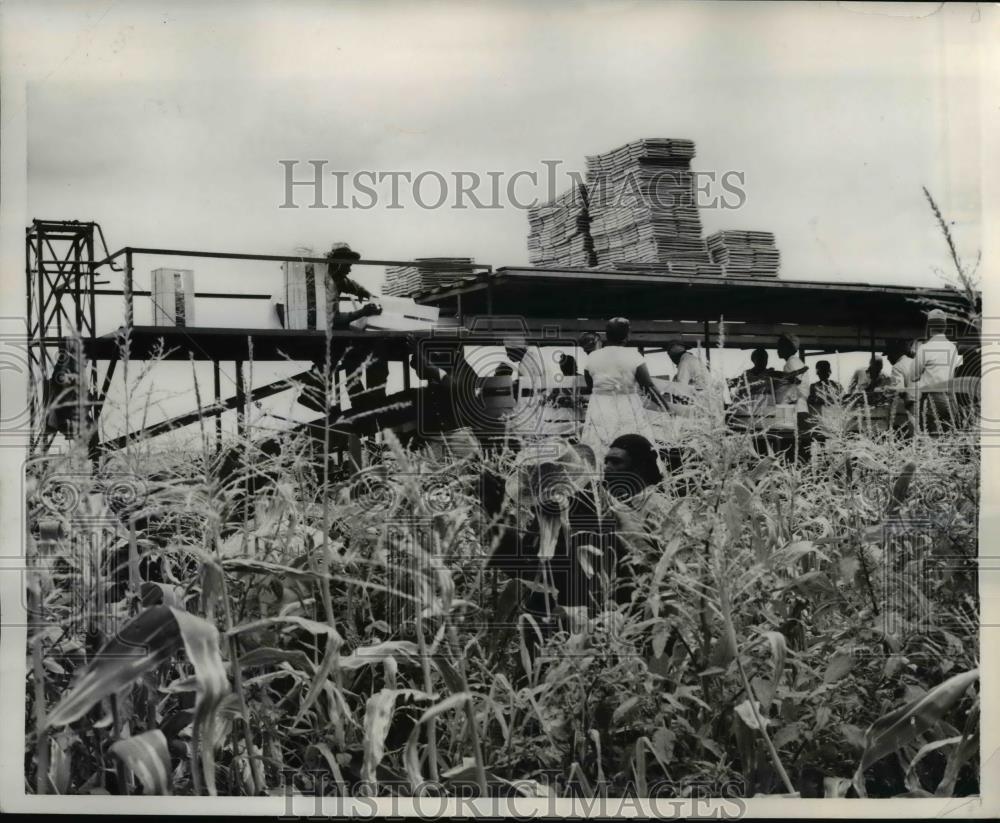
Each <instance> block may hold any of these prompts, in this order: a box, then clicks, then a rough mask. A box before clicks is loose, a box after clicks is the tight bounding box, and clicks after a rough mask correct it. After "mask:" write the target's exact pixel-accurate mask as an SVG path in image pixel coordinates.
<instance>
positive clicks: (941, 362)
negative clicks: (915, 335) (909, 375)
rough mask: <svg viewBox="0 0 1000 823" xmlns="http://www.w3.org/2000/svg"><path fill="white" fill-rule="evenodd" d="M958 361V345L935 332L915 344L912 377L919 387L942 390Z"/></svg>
mask: <svg viewBox="0 0 1000 823" xmlns="http://www.w3.org/2000/svg"><path fill="white" fill-rule="evenodd" d="M957 363H958V347H957V346H956V345H955V344H954V343H952V342H951V341H950V340H949V339H948V338H947V337H945V336H944V335H943V334H935V335H933V336H932V337H930V339H928V340H926V341H924V342H923V343H920V344H919V345H918V346H917V354H916V357H914V358H913V379H914V380H915V381H916V384H917V386H918V387H919V388H921V389H929V388H939V389H941V390H944V389H946V388H947V385H941V384H947V383H948V382H949V381H950V380H951V378H952V376H953V375H954V374H955V366H956V365H957Z"/></svg>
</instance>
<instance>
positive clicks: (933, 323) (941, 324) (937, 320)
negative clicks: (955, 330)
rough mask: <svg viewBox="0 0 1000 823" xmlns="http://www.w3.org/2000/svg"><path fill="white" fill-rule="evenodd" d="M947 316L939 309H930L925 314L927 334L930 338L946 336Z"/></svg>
mask: <svg viewBox="0 0 1000 823" xmlns="http://www.w3.org/2000/svg"><path fill="white" fill-rule="evenodd" d="M947 331H948V316H947V315H946V314H945V313H944V312H943V311H942V310H941V309H931V310H930V311H929V312H927V333H928V334H929V335H931V336H933V335H935V334H947Z"/></svg>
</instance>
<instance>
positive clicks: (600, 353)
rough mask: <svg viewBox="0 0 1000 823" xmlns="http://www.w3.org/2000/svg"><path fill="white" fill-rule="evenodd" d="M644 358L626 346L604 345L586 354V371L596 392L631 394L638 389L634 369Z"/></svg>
mask: <svg viewBox="0 0 1000 823" xmlns="http://www.w3.org/2000/svg"><path fill="white" fill-rule="evenodd" d="M644 362H645V360H644V359H643V356H642V355H641V354H639V352H638V351H636V350H635V349H630V348H629V347H628V346H605V347H604V348H602V349H598V350H597V351H594V352H591V353H590V354H588V355H587V372H588V373H589V374H590V376H591V378H593V381H594V392H595V393H597V394H632V393H633V392H636V391H638V385H639V384H638V381H637V380H636V379H635V370H636V369H637V368H639V366H641V365H642V364H643V363H644Z"/></svg>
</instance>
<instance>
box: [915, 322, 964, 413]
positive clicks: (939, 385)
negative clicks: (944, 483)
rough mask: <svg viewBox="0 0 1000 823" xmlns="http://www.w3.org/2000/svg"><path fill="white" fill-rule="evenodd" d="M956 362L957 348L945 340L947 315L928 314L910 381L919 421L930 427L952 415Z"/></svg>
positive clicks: (946, 338) (946, 337) (946, 335)
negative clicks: (953, 379)
mask: <svg viewBox="0 0 1000 823" xmlns="http://www.w3.org/2000/svg"><path fill="white" fill-rule="evenodd" d="M957 364H958V347H957V346H956V345H955V344H954V343H953V342H952V341H951V340H949V339H948V318H947V315H946V314H945V313H944V312H943V311H942V310H941V309H932V310H931V311H929V312H928V313H927V339H926V340H925V341H923V342H922V343H920V344H918V345H917V351H916V354H915V355H914V357H913V380H914V382H915V384H916V387H917V396H918V403H919V407H918V408H919V410H920V420H921V422H922V423H923V424H924V425H926V426H928V427H929V428H930V429H932V430H937V429H938V428H939V427H940V424H941V423H950V422H952V421H953V417H952V403H951V400H950V395H951V390H952V385H951V382H952V377H953V376H954V374H955V366H956V365H957Z"/></svg>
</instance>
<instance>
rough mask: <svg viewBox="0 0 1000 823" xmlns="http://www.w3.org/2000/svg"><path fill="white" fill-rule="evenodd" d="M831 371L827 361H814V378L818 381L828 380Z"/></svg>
mask: <svg viewBox="0 0 1000 823" xmlns="http://www.w3.org/2000/svg"><path fill="white" fill-rule="evenodd" d="M831 372H832V369H831V368H830V361H829V360H817V361H816V376H817V377H818V378H819V379H820V380H824V381H825V380H829V379H830V374H831Z"/></svg>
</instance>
